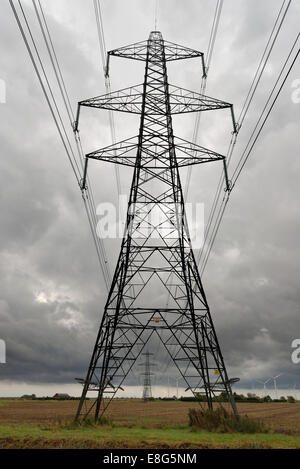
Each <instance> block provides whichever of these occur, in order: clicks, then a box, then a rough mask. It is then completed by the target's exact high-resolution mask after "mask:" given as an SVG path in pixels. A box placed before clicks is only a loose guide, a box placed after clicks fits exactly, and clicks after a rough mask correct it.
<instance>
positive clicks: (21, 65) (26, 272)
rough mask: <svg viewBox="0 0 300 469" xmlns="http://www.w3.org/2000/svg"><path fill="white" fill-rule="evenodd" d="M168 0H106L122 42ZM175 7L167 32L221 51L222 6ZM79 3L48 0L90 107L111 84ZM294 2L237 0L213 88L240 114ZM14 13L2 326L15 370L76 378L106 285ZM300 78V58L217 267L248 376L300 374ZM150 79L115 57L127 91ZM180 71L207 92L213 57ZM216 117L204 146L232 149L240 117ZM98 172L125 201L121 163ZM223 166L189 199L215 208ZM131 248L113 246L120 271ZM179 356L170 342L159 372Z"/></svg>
mask: <svg viewBox="0 0 300 469" xmlns="http://www.w3.org/2000/svg"><path fill="white" fill-rule="evenodd" d="M26 3H28V5H30V2H26ZM152 3H153V4H152ZM154 3H155V2H146V1H143V2H141V1H140V0H139V1H137V0H135V1H133V0H132V1H127V2H124V1H121V0H113V1H109V2H108V1H103V2H102V4H103V17H104V26H105V33H106V44H107V48H108V49H111V48H115V47H118V46H121V45H122V44H129V43H131V42H135V41H139V40H143V39H146V38H147V36H148V34H149V31H150V30H151V29H153V28H154ZM160 3H161V6H160V10H159V15H158V27H159V29H161V30H162V32H163V34H164V37H165V38H166V39H168V40H170V41H174V42H177V43H182V44H185V45H187V46H190V47H194V48H199V49H201V50H206V48H207V44H208V37H209V32H210V27H211V21H212V17H213V12H214V4H213V2H208V1H204V0H203V1H201V2H199V1H196V0H193V1H189V2H183V1H179V0H176V1H173V0H168V1H161V2H160ZM72 5H73V8H72V10H71V9H70V7H69V3H68V1H67V0H65V1H61V0H60V1H51V2H50V1H48V2H47V1H45V2H44V7H45V11H46V13H47V14H48V18H49V24H50V27H51V30H52V31H53V37H54V38H55V45H56V48H57V52H58V56H59V58H60V59H61V62H62V64H63V72H64V76H65V80H66V83H67V86H68V89H69V92H70V97H71V100H72V103H74V109H75V103H76V102H77V101H78V100H81V99H84V98H87V97H90V96H95V95H97V94H101V93H104V83H103V77H102V74H101V65H100V55H99V49H98V44H97V36H96V27H95V24H94V17H93V10H92V2H90V3H89V2H83V1H82V0H81V1H80V0H76V1H74V2H73V0H72ZM280 5H281V1H276V2H275V1H274V0H268V1H265V2H261V1H258V0H255V1H252V0H251V1H247V0H242V1H239V2H236V0H234V1H233V0H225V2H224V7H223V13H222V18H221V23H220V29H219V35H218V38H217V42H216V48H215V53H214V56H213V61H212V65H211V70H210V77H209V80H208V88H207V90H208V94H209V95H212V96H216V97H219V98H223V99H224V100H228V101H230V102H233V103H235V104H236V109H237V114H238V111H240V109H241V105H242V102H243V99H244V97H245V95H246V93H247V90H248V87H249V84H250V81H251V79H252V77H253V74H254V72H255V68H256V66H257V64H258V60H259V57H260V55H261V53H262V51H263V48H264V46H265V43H266V40H267V38H268V34H269V33H270V31H271V28H272V26H273V22H274V20H275V17H276V13H277V11H278V10H279V7H280ZM292 8H293V10H291V11H290V12H289V14H288V16H287V20H286V24H285V29H284V30H283V32H282V34H281V36H280V38H279V42H278V47H277V48H276V50H275V51H274V54H273V55H272V57H271V62H270V64H271V66H270V68H268V69H267V73H266V75H265V78H264V80H263V82H262V85H261V87H260V88H259V90H258V93H257V95H256V100H255V102H254V103H253V106H252V108H251V109H250V112H249V115H248V120H247V122H246V123H245V127H244V129H242V131H241V134H240V143H239V145H238V148H237V154H236V160H235V162H236V161H237V157H238V155H239V154H240V151H241V150H242V149H243V147H244V145H245V144H246V142H247V138H248V137H249V135H250V131H251V128H252V127H253V125H254V124H255V122H256V120H257V117H258V113H259V112H260V110H261V108H262V106H263V104H264V101H265V99H266V97H267V93H268V92H269V90H270V87H271V86H272V85H273V83H274V80H275V78H276V74H277V72H278V70H279V68H280V66H281V64H282V62H283V59H284V58H285V56H286V54H287V50H288V47H290V45H291V43H292V41H293V39H294V37H295V35H296V33H297V32H298V25H297V20H296V19H297V18H299V13H300V11H299V5H296V4H295V3H294V5H293V7H292ZM2 10H3V14H2V15H1V19H0V23H1V24H0V31H1V43H2V45H3V46H4V48H5V49H4V53H2V54H1V58H0V75H1V76H0V78H3V79H5V81H6V84H7V104H5V105H0V106H1V107H0V112H1V127H0V139H1V161H0V165H1V176H2V177H1V181H2V182H1V188H0V191H1V204H2V206H1V232H0V240H1V261H0V262H1V264H0V269H1V279H2V280H1V284H0V322H1V332H0V337H1V338H2V339H4V340H6V342H7V364H6V365H5V366H2V368H1V376H2V377H3V378H6V379H11V380H14V381H28V382H30V381H34V382H45V383H48V382H72V381H73V378H74V377H75V376H83V373H84V371H85V369H86V365H87V362H88V359H89V355H90V352H91V350H92V347H93V343H94V340H95V334H96V329H97V327H98V324H99V321H100V316H101V311H102V308H103V304H104V301H105V297H106V290H105V286H104V281H103V279H102V278H101V277H100V275H99V269H98V265H97V260H96V256H95V253H94V248H93V245H92V240H91V236H90V234H89V231H88V226H87V222H86V219H85V213H84V210H83V206H82V202H81V197H80V194H79V191H78V187H76V183H75V179H74V177H73V175H72V174H71V171H70V167H69V165H68V162H67V160H66V158H65V155H64V152H63V148H62V145H61V142H60V141H59V140H58V137H57V133H56V129H55V127H54V125H53V122H52V120H51V117H50V115H49V111H48V109H47V106H46V103H45V101H44V98H43V96H42V93H41V90H40V88H39V84H38V82H37V79H36V77H35V75H34V71H33V69H32V65H31V63H30V61H29V58H28V56H27V52H26V50H25V48H24V44H23V43H22V40H21V37H20V34H19V31H18V29H17V26H16V24H15V21H14V19H13V16H12V12H11V11H10V9H9V6H8V4H3V5H2ZM91 25H92V26H91ZM44 55H45V54H44ZM299 76H300V69H299V65H298V66H297V67H296V68H295V69H294V73H293V75H292V76H291V77H290V81H289V82H288V83H287V84H286V89H285V91H284V92H283V94H282V96H281V99H280V100H279V102H278V103H277V105H276V108H275V109H274V112H273V115H272V118H271V119H270V120H269V122H268V126H267V127H266V129H265V130H264V133H263V135H262V136H261V138H260V140H259V142H258V144H257V146H256V148H255V152H254V154H253V157H252V158H251V160H249V163H248V164H247V166H246V168H245V171H244V173H243V175H242V177H241V179H240V181H239V184H238V186H237V187H236V189H235V191H234V193H233V194H232V197H231V202H230V204H229V207H228V210H227V212H226V216H225V218H224V223H223V226H222V230H221V232H220V234H219V237H218V240H217V243H216V244H215V247H214V250H213V253H212V256H211V259H210V262H209V264H208V268H207V271H206V274H205V277H204V284H205V286H206V288H207V294H208V299H209V301H210V304H211V308H212V314H213V319H214V320H215V323H216V328H217V333H218V335H219V337H220V342H221V345H222V348H223V352H224V356H225V358H226V362H227V363H228V367H229V370H230V374H232V375H233V374H234V375H237V376H241V378H242V379H243V381H244V382H245V383H247V382H249V381H250V380H255V379H260V378H264V377H268V376H270V375H271V374H276V373H277V372H278V373H279V372H284V373H285V375H286V380H287V382H289V380H290V381H293V382H294V381H296V380H297V379H298V375H299V365H298V367H297V365H293V364H292V363H291V359H290V353H291V349H290V344H291V341H292V339H293V338H298V337H299V334H300V327H299V304H300V301H299V300H300V298H299V291H300V288H299V254H300V252H299V245H298V233H299V229H300V226H299V223H300V222H299V219H300V217H299V215H300V213H299V211H300V209H299V203H298V201H299V195H300V194H299V191H300V189H299V183H298V180H299V175H300V163H299V157H298V145H297V141H298V134H299V111H300V105H296V104H293V103H292V100H291V83H292V80H293V79H295V78H298V77H299ZM142 77H143V70H142V68H141V67H139V66H138V65H135V64H132V63H131V62H128V63H126V62H125V61H122V60H121V61H119V62H118V61H116V62H113V63H112V65H111V78H112V83H113V87H114V88H115V89H117V88H122V87H124V86H129V85H130V84H135V83H140V82H141V81H142ZM52 78H53V77H52ZM170 81H172V82H174V83H176V84H177V83H178V84H181V85H182V86H183V87H186V88H190V89H199V85H200V64H199V63H198V62H197V63H196V61H191V62H190V63H189V64H188V63H187V64H186V68H185V67H183V66H180V67H177V68H176V67H175V66H174V68H171V67H170ZM124 83H125V85H124ZM84 118H85V121H83V124H82V129H81V136H82V140H83V144H84V148H85V150H86V151H90V150H92V149H95V148H97V147H101V146H103V142H105V143H104V144H109V143H110V141H109V139H110V134H109V127H108V118H107V115H106V113H105V112H98V113H96V114H92V113H88V112H87V113H86V114H85V115H84ZM178 122H179V121H178ZM181 122H182V124H181ZM193 122H194V121H193V119H192V118H189V117H187V118H186V120H182V121H180V125H179V126H178V127H175V134H177V135H182V136H184V137H186V138H191V135H192V126H193ZM116 124H117V125H116V129H117V135H118V137H119V136H120V135H122V137H123V135H124V138H126V137H129V136H132V135H135V134H136V129H137V125H138V120H137V119H129V118H128V120H127V116H126V118H124V117H122V119H121V118H120V117H119V116H116ZM202 125H203V127H202V128H203V130H202V132H201V143H204V144H207V146H209V147H212V148H217V149H218V150H219V151H223V152H225V151H226V142H227V141H228V138H229V137H230V135H229V132H230V118H229V117H228V116H225V114H222V113H219V114H217V113H216V115H214V116H212V117H209V116H207V117H206V116H205V117H204V118H203V122H202ZM224 136H225V139H224ZM224 142H225V143H224ZM94 168H95V172H96V173H95V174H97V177H94V181H95V182H96V186H95V194H96V200H97V202H100V201H103V200H109V201H115V200H116V191H115V188H114V187H113V184H112V181H113V180H114V179H113V178H114V170H113V168H111V167H109V165H105V166H103V167H102V168H101V169H99V168H97V169H96V166H94ZM218 170H219V168H218V169H217V168H216V169H214V168H209V170H208V172H207V173H205V174H207V175H208V177H207V179H206V180H205V178H203V177H201V169H199V168H197V169H195V170H194V172H193V177H192V181H191V187H190V192H189V200H190V201H194V202H195V201H199V200H200V201H203V200H204V202H205V203H206V213H207V212H208V209H209V203H208V202H209V201H210V202H211V198H212V195H213V193H214V187H215V186H214V184H215V183H216V176H215V175H216V174H218ZM127 176H128V177H127ZM97 178H98V179H97ZM128 179H129V173H128V172H126V171H124V172H122V185H123V188H124V190H125V188H126V187H127V186H128V183H129V182H128ZM99 181H101V182H100V183H99ZM199 181H200V183H199ZM117 245H118V244H117V243H106V246H107V250H108V252H109V256H110V257H109V259H110V261H111V262H110V266H111V270H113V267H114V259H115V257H116V254H117ZM166 360H167V358H166V355H164V354H163V353H162V348H160V349H159V354H158V356H157V357H155V361H156V362H159V363H160V364H159V366H158V369H160V370H163V369H164V366H165V365H164V364H161V362H163V361H164V362H166ZM164 380H165V378H164V377H163V376H162V377H161V381H160V383H163V382H164ZM298 383H299V381H298ZM135 384H136V383H135ZM299 384H300V383H299ZM0 393H1V391H0Z"/></svg>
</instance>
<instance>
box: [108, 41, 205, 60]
mask: <svg viewBox="0 0 300 469" xmlns="http://www.w3.org/2000/svg"><path fill="white" fill-rule="evenodd" d="M164 46H165V59H166V62H171V61H174V60H182V59H193V58H196V57H202V56H203V55H204V54H203V52H200V51H198V50H195V49H191V48H189V47H185V46H181V45H179V44H175V43H173V42H169V41H164ZM147 50H148V41H141V42H136V43H134V44H129V45H128V46H124V47H120V48H118V49H114V50H111V51H109V52H108V55H109V56H115V57H123V58H125V59H132V60H140V61H146V60H147Z"/></svg>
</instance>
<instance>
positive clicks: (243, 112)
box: [197, 0, 291, 265]
mask: <svg viewBox="0 0 300 469" xmlns="http://www.w3.org/2000/svg"><path fill="white" fill-rule="evenodd" d="M290 4H291V0H289V1H288V2H286V0H284V1H283V2H282V5H281V7H280V10H279V12H278V14H277V17H276V20H275V23H274V26H273V28H272V31H271V34H270V36H269V38H268V41H267V44H266V46H265V49H264V51H263V54H262V57H261V59H260V62H259V64H258V67H257V70H256V73H255V75H254V78H253V80H252V83H251V85H250V88H249V91H248V93H247V96H246V98H245V101H244V104H243V107H242V110H241V113H240V115H239V118H238V132H239V131H240V129H241V127H242V124H243V122H244V120H245V117H246V115H247V113H248V111H249V107H250V104H251V102H252V100H253V97H254V94H255V92H256V90H257V87H258V84H259V82H260V80H261V78H262V75H263V72H264V70H265V67H266V65H267V62H268V60H269V57H270V55H271V52H272V50H273V48H274V45H275V43H276V40H277V38H278V35H279V32H280V30H281V28H282V25H283V22H284V19H285V17H286V14H287V12H288V9H289V7H290ZM284 6H285V9H284ZM282 12H283V14H282ZM281 15H282V16H281ZM280 18H281V19H280ZM237 137H238V133H237V134H233V135H232V138H231V141H230V144H229V148H228V152H227V162H228V166H229V164H230V161H231V158H232V154H233V151H234V148H235V145H236V141H237ZM223 184H224V175H223V172H222V173H221V175H220V179H219V183H218V186H217V190H216V193H215V197H214V200H213V203H212V207H211V210H210V214H209V217H208V222H207V227H206V229H205V233H204V242H203V247H202V249H201V251H200V252H199V255H198V261H197V263H198V264H199V263H200V261H201V259H202V257H203V256H204V257H206V253H207V252H211V248H210V246H209V243H208V244H207V240H208V238H209V236H210V232H211V227H212V224H213V220H214V218H215V213H216V210H217V206H218V204H219V201H220V197H221V193H222V187H223ZM217 225H218V217H216V219H215V224H214V226H213V229H212V231H213V232H214V230H215V227H216V226H217ZM213 238H214V239H215V237H214V236H213V235H211V239H213ZM206 263H207V261H206V262H205V265H206Z"/></svg>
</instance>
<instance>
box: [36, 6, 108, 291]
mask: <svg viewBox="0 0 300 469" xmlns="http://www.w3.org/2000/svg"><path fill="white" fill-rule="evenodd" d="M32 2H33V6H34V9H35V12H36V16H37V19H38V22H39V25H40V28H41V32H42V35H43V38H44V41H45V44H46V47H47V50H48V54H49V57H50V60H51V63H52V67H53V70H54V73H55V76H56V79H57V83H58V86H59V89H60V92H61V95H62V98H63V102H64V104H65V107H66V111H67V114H68V116H69V120H70V125H71V127H72V128H73V123H74V120H75V117H74V113H73V110H72V106H71V104H70V99H69V95H68V92H67V89H66V85H65V81H64V78H63V75H62V72H61V67H60V65H59V62H58V58H57V54H56V52H55V48H54V44H53V41H52V38H51V34H50V30H49V27H48V24H47V20H46V17H45V15H44V11H43V8H42V5H41V2H40V0H37V2H38V5H39V9H40V13H41V15H40V14H39V11H38V8H37V6H36V1H35V0H32ZM41 18H42V20H43V21H42V20H41ZM43 23H44V24H43ZM74 137H75V143H76V148H77V153H78V157H79V161H80V165H81V170H82V171H83V160H84V153H83V149H82V145H81V140H80V136H79V132H74ZM87 179H88V186H87V187H86V189H85V190H82V198H83V202H84V206H85V210H86V213H87V217H88V222H89V225H90V228H91V231H92V236H93V240H94V243H95V247H96V251H97V255H98V258H99V263H100V267H101V270H102V273H103V276H104V280H105V284H106V288H107V290H109V287H110V282H111V275H110V271H109V266H108V262H107V254H106V251H105V247H104V243H103V240H102V239H101V238H100V237H99V236H98V234H97V231H96V226H97V217H96V207H95V201H94V195H93V191H92V187H91V184H90V181H89V178H87Z"/></svg>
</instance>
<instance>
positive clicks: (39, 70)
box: [10, 0, 109, 288]
mask: <svg viewBox="0 0 300 469" xmlns="http://www.w3.org/2000/svg"><path fill="white" fill-rule="evenodd" d="M33 4H34V7H35V11H36V12H37V9H36V4H35V3H34V2H33ZM18 5H19V9H20V12H21V17H22V18H23V21H24V24H25V27H26V30H27V34H26V32H25V29H24V27H23V25H22V21H21V19H20V16H19V14H18V11H17V9H16V7H15V5H14V3H13V0H10V6H11V8H12V11H13V14H14V16H15V19H16V21H17V24H18V27H19V29H20V32H21V35H22V38H23V41H24V43H25V46H26V48H27V51H28V53H29V57H30V59H31V62H32V64H33V67H34V70H35V72H36V75H37V77H38V80H39V83H40V85H41V88H42V91H43V94H44V96H45V98H46V101H47V104H48V107H49V109H50V112H51V115H52V117H53V120H54V123H55V126H56V128H57V131H58V133H59V136H60V138H61V141H62V143H63V146H64V148H65V151H66V154H67V156H68V159H69V162H70V164H71V167H72V170H73V173H74V176H75V178H76V181H77V183H78V185H79V186H80V184H81V171H80V167H79V165H78V161H77V160H76V157H75V154H74V151H73V148H72V145H71V142H70V139H69V137H68V134H67V132H66V127H65V124H64V121H63V118H62V115H61V112H60V110H59V107H58V104H57V100H56V98H55V96H54V93H53V90H52V87H51V84H50V81H49V79H48V76H47V73H46V69H45V66H44V64H43V61H42V58H41V55H40V53H39V50H38V47H37V44H36V41H35V39H34V37H33V34H32V31H31V28H30V25H29V22H28V20H27V17H26V13H25V11H24V9H23V7H22V4H21V1H20V0H18ZM39 6H41V5H40V2H39ZM38 19H39V23H40V26H41V25H42V22H41V17H40V16H39V17H38ZM48 31H49V30H48ZM44 34H45V30H43V36H44V39H45V40H46V34H45V35H44ZM30 42H31V43H32V45H31V44H30ZM46 45H47V48H48V47H49V49H48V52H49V54H50V46H51V44H50V45H49V43H48V42H47V41H46ZM52 45H53V44H52ZM51 47H52V46H51ZM53 50H54V49H53ZM55 56H56V54H55ZM51 59H52V60H54V61H56V60H57V56H56V58H55V57H54V56H51ZM52 64H53V62H52ZM55 75H56V78H57V80H58V81H59V82H60V83H59V87H60V91H61V93H62V95H64V97H63V101H64V103H65V106H66V108H68V110H67V113H68V116H69V118H70V116H72V109H71V106H70V101H69V99H68V95H67V93H66V88H65V84H64V81H63V80H61V78H60V76H62V75H61V69H60V67H57V68H55ZM91 203H92V202H91V201H90V202H89V206H90V204H91ZM85 206H86V207H87V205H86V201H85ZM92 210H93V209H92V208H89V212H87V214H88V221H89V224H90V226H91V228H93V227H94V220H95V218H94V215H93V212H92ZM92 220H93V221H92ZM92 235H93V239H94V241H95V245H96V249H97V255H98V258H99V262H100V267H101V270H102V273H103V277H104V280H105V283H106V286H107V288H109V283H107V280H108V278H107V265H106V261H105V253H104V251H103V250H101V246H100V242H101V241H102V240H100V239H99V238H98V237H97V235H96V233H95V229H92Z"/></svg>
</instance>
